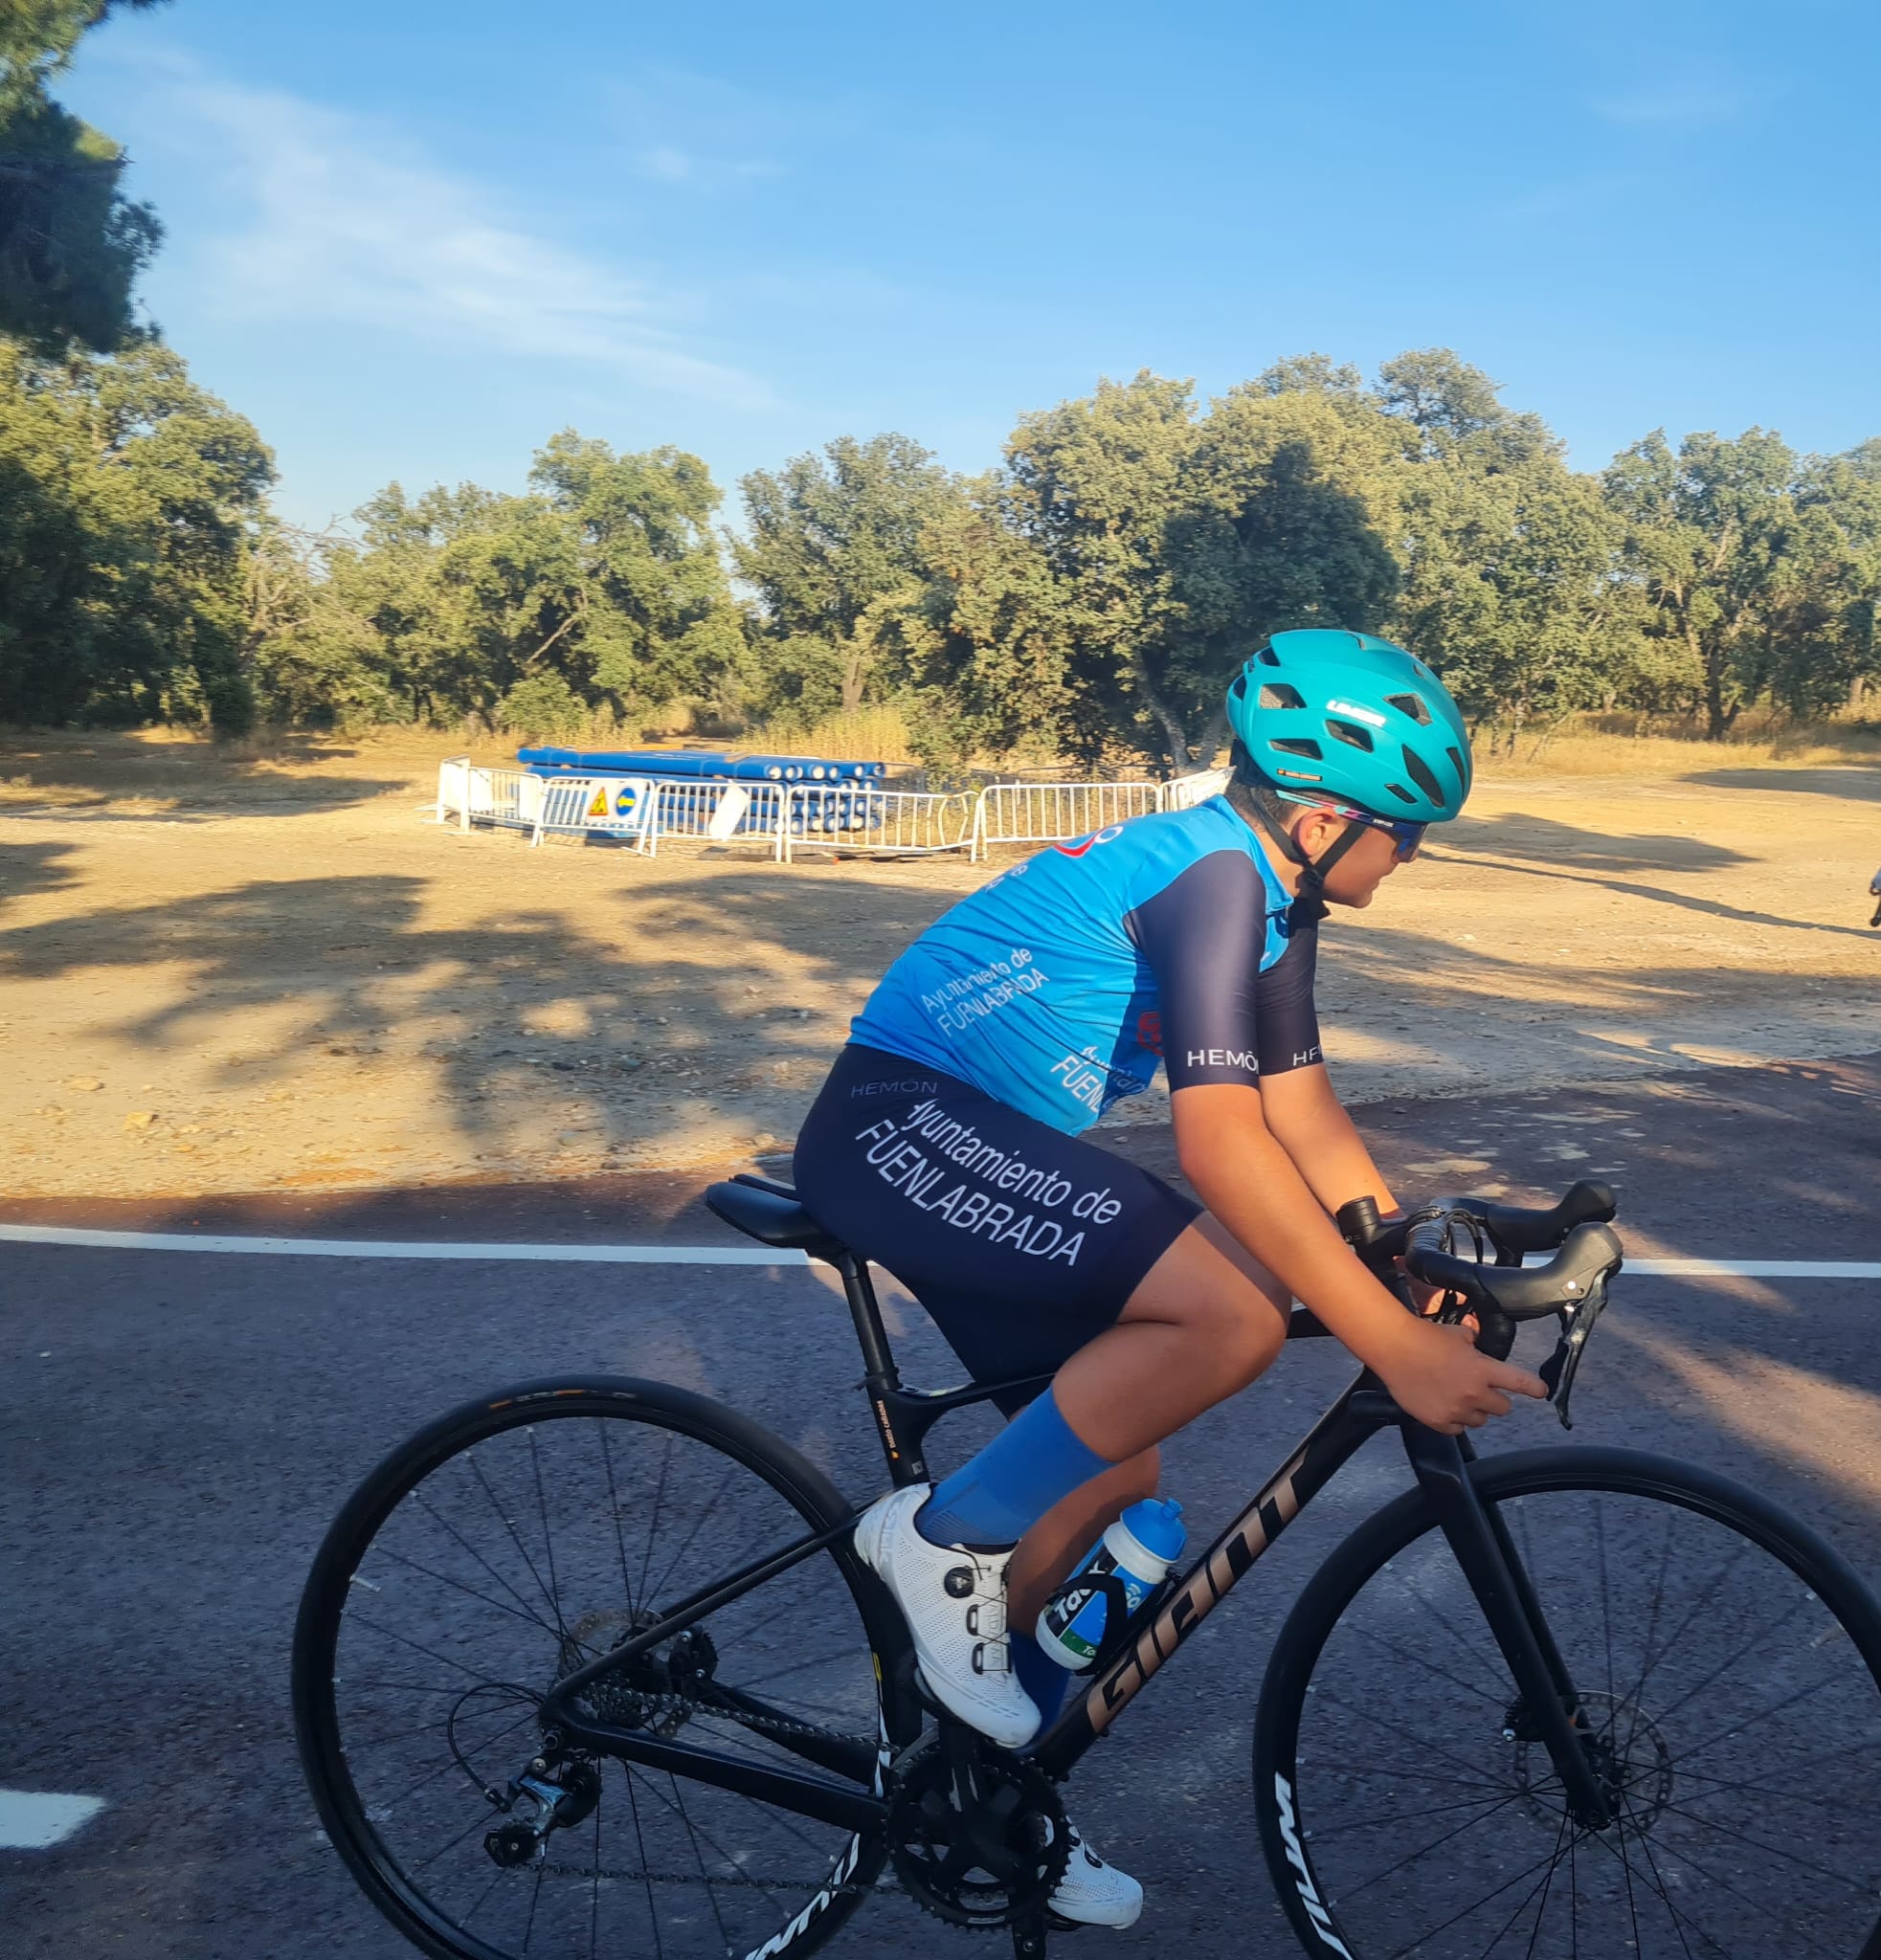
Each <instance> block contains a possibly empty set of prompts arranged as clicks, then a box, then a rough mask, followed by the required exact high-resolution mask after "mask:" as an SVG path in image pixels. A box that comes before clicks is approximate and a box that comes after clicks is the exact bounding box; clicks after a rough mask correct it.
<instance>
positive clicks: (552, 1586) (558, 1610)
mask: <svg viewBox="0 0 1881 1960" xmlns="http://www.w3.org/2000/svg"><path fill="white" fill-rule="evenodd" d="M524 1434H525V1435H526V1437H528V1439H529V1467H530V1468H531V1469H532V1470H533V1471H534V1472H535V1503H536V1513H537V1515H538V1516H539V1517H540V1518H541V1520H542V1552H543V1557H544V1559H545V1560H546V1561H547V1562H548V1566H549V1612H550V1613H552V1614H553V1615H555V1631H556V1633H557V1634H559V1635H560V1636H561V1637H562V1638H563V1639H564V1640H566V1639H567V1638H568V1637H569V1630H568V1628H567V1626H566V1625H565V1624H564V1623H563V1620H562V1589H561V1583H560V1581H559V1580H558V1579H557V1578H556V1577H555V1534H554V1533H553V1532H552V1531H550V1530H549V1498H548V1495H547V1493H546V1492H545V1491H544V1490H543V1487H542V1451H541V1449H540V1447H539V1446H538V1445H537V1442H536V1434H535V1427H534V1425H533V1424H531V1425H530V1427H529V1428H528V1429H526V1431H525V1432H524Z"/></svg>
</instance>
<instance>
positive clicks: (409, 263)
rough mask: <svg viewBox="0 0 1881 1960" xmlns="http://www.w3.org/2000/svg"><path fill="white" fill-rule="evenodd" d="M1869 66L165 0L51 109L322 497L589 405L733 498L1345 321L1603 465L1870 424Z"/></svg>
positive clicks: (1071, 9)
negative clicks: (1469, 376) (797, 461)
mask: <svg viewBox="0 0 1881 1960" xmlns="http://www.w3.org/2000/svg"><path fill="white" fill-rule="evenodd" d="M656 16H657V17H656ZM1877 63H1881V9H1877V8H1876V7H1875V6H1874V5H1873V4H1872V0H1863V4H1859V5H1856V4H1845V0H1781V4H1777V0H1769V4H1761V5H1742V4H1730V0H1711V4H1706V5H1665V4H1657V0H1637V4H1633V5H1614V4H1611V0H1580V4H1575V5H1556V4H1554V0H1529V4H1522V0H1510V4H1488V0H1480V4H1474V5H1469V4H1458V0H1425V4H1423V5H1422V6H1421V7H1405V6H1403V5H1401V4H1391V5H1374V4H1369V0H1364V4H1336V0H1334V4H1330V5H1329V4H1325V0H1322V4H1320V5H1318V6H1316V7H1308V6H1305V5H1295V6H1293V7H1288V8H1279V7H1273V6H1269V5H1266V4H1263V0H1242V4H1239V5H1233V6H1215V5H1209V6H1199V5H1181V4H1173V5H1167V6H1165V7H1163V8H1160V9H1154V8H1146V7H1144V6H1142V5H1140V4H1138V5H1135V6H1130V7H1123V6H1113V5H1109V4H1108V0H1081V4H1079V5H1076V6H1060V5H1049V4H1041V0H1034V4H1032V5H1030V6H1025V7H1019V8H1014V7H1012V6H1011V5H1010V4H1002V5H992V6H989V5H982V4H978V0H970V4H963V0H953V4H952V5H950V6H947V7H945V8H938V7H929V8H921V9H915V8H895V7H885V6H882V5H881V4H879V0H877V4H875V5H871V6H866V7H864V6H851V5H841V6H836V5H820V4H817V0H808V4H806V5H802V6H798V7H791V8H783V7H778V6H776V5H774V4H771V5H763V6H759V5H713V4H709V0H693V4H692V5H691V6H689V7H685V8H661V9H657V10H655V9H649V8H646V7H644V6H625V7H623V6H621V5H619V4H618V0H605V4H602V0H558V4H553V5H549V6H546V7H540V8H525V7H523V6H520V5H517V4H515V0H505V4H502V5H498V4H492V0H375V4H373V5H370V6H368V5H365V4H361V0H326V4H325V5H324V6H322V7H318V8H311V7H286V6H258V5H256V4H255V0H175V4H173V5H172V6H169V7H168V8H165V9H162V10H159V11H156V12H154V13H149V14H131V15H127V16H123V17H119V18H115V19H113V20H112V21H111V22H110V23H109V24H108V25H107V26H106V27H105V28H103V29H102V30H101V31H100V32H99V33H96V34H94V35H93V36H92V37H91V39H90V40H89V41H88V42H87V43H86V46H85V50H84V53H83V54H82V56H81V58H80V61H79V64H78V68H77V70H76V71H75V72H74V73H73V75H71V76H70V77H68V78H66V81H65V83H64V84H63V88H62V93H63V96H64V98H65V100H67V101H68V102H69V103H70V105H71V106H72V107H74V108H75V109H77V110H78V112H79V113H80V114H82V115H85V116H87V117H88V118H89V119H91V120H92V121H94V122H96V123H98V124H99V125H100V126H101V127H102V128H104V129H106V130H108V131H110V132H111V133H112V134H113V135H114V136H116V137H118V138H119V139H121V140H122V141H123V142H124V143H125V144H126V145H128V147H129V149H130V151H131V154H132V157H133V161H134V175H133V177H132V180H131V181H132V185H133V187H134V189H135V190H136V192H137V193H138V194H139V195H142V196H146V197H147V198H149V199H150V200H151V201H152V202H154V203H155V204H156V206H157V207H158V209H159V211H160V212H161V214H162V216H163V218H164V220H165V222H166V224H167V225H168V232H169V237H168V244H167V246H166V249H165V251H164V254H163V256H162V257H161V259H160V260H159V261H158V263H157V265H156V266H155V267H154V268H153V270H152V272H151V274H150V276H149V277H148V278H147V280H146V288H145V292H146V301H147V303H148V305H149V308H150V310H151V311H152V312H153V313H154V315H155V316H156V318H157V319H158V320H159V321H161V323H163V326H164V328H165V329H166V331H167V333H168V337H169V339H170V340H171V342H172V343H173V344H174V345H176V346H177V347H178V348H179V349H180V350H181V351H182V353H183V354H184V355H185V356H186V357H187V358H188V359H189V360H190V364H191V367H192V369H193V371H194V373H195V375H196V377H197V378H198V380H199V381H201V382H202V383H203V384H204V385H205V386H206V387H208V388H211V389H213V390H214V391H215V392H217V393H218V394H220V395H222V396H223V397H224V398H225V399H227V400H228V401H229V402H230V403H232V404H233V405H234V406H235V407H236V408H238V409H240V410H241V411H242V412H244V413H246V414H248V415H250V416H251V417H253V419H254V420H255V421H256V423H257V424H258V426H259V428H260V430H261V433H262V434H263V435H264V436H265V437H266V438H267V439H268V440H269V441H270V442H272V443H273V444H274V446H275V448H276V451H277V453H278V456H279V458H280V467H281V473H282V485H281V490H280V498H279V501H280V506H281V508H282V509H283V511H284V512H285V514H286V515H288V516H289V517H291V518H293V519H295V520H297V521H299V522H304V523H316V524H318V523H324V522H325V521H326V519H328V518H329V517H331V516H333V515H335V514H336V513H344V512H346V511H347V510H349V509H350V508H352V507H353V506H354V505H356V504H357V503H358V502H360V501H362V500H363V499H364V498H366V497H367V496H368V495H369V494H370V492H371V491H373V490H374V489H376V488H377V487H378V486H379V485H380V484H382V483H384V482H385V481H387V480H388V479H392V478H394V477H396V478H398V479H402V480H403V481H404V482H405V483H406V484H407V486H408V487H414V488H415V487H421V486H423V485H426V484H429V483H431V482H435V481H440V480H441V481H457V480H459V479H474V480H477V481H481V482H484V483H488V484H492V485H494V486H497V487H520V486H521V484H522V481H523V479H524V477H525V475H526V470H527V467H528V458H529V456H530V453H531V452H532V451H533V450H534V449H535V447H536V446H537V445H538V444H539V443H541V442H542V441H543V440H544V439H545V438H546V437H547V436H548V435H549V434H551V433H552V432H553V431H554V430H556V429H558V428H561V427H563V426H565V425H568V424H573V425H574V426H576V427H577V428H579V429H580V430H581V431H582V432H583V433H584V434H592V435H600V436H604V437H606V438H607V439H609V440H610V441H612V442H614V443H615V444H616V446H619V447H624V448H634V449H639V448H647V447H651V446H652V445H654V444H657V443H665V442H670V443H677V444H680V445H682V446H683V447H685V448H688V449H691V450H694V451H696V452H697V453H698V454H699V455H701V456H703V457H705V459H706V461H707V462H708V463H709V464H710V465H711V467H712V470H713V472H714V474H715V476H716V477H717V478H718V479H719V481H720V482H721V484H722V485H724V486H725V487H726V488H727V489H728V490H730V488H731V486H732V484H733V482H734V480H735V479H736V478H737V476H738V475H739V474H740V473H742V472H743V471H746V470H749V469H752V468H757V467H763V466H766V465H770V464H773V463H776V462H778V461H780V460H782V459H783V458H784V457H787V456H790V455H793V454H795V453H797V452H799V451H802V450H804V449H808V448H811V447H814V446H816V445H817V444H819V443H821V442H823V441H825V440H827V439H828V438H829V437H831V436H835V435H838V434H859V435H867V434H874V433H876V432H877V431H879V430H883V429H896V430H900V431H902V432H904V433H905V434H909V435H912V436H914V437H915V438H917V439H918V440H920V441H922V442H925V443H926V444H927V445H928V446H929V448H931V449H933V450H935V451H937V452H938V453H939V454H940V456H941V457H942V458H943V459H944V460H945V461H947V462H949V463H951V464H952V465H954V466H956V467H958V468H962V469H978V468H982V467H984V466H986V465H987V464H989V463H991V462H993V461H995V460H996V458H997V455H998V448H999V444H1000V442H1001V440H1002V439H1003V437H1004V436H1005V435H1006V434H1007V432H1008V431H1009V430H1010V429H1011V427H1012V424H1013V421H1014V418H1015V416H1016V415H1017V414H1019V412H1022V411H1024V410H1026V409H1032V408H1041V407H1044V406H1047V405H1048V404H1050V403H1051V402H1054V401H1056V400H1059V399H1061V398H1063V397H1064V396H1067V395H1075V394H1081V393H1084V392H1086V390H1088V389H1089V388H1090V387H1091V386H1092V384H1093V383H1094V382H1095V381H1096V379H1097V377H1098V376H1099V375H1101V374H1111V375H1117V376H1127V375H1129V374H1131V373H1133V372H1134V371H1135V370H1136V369H1137V368H1138V367H1153V368H1155V369H1157V370H1158V371H1160V372H1162V373H1167V374H1180V375H1189V376H1193V377H1194V378H1195V380H1196V381H1197V383H1198V387H1199V388H1200V390H1202V392H1203V393H1204V394H1206V393H1210V392H1215V391H1219V390H1222V389H1224V388H1227V387H1228V386H1230V385H1232V384H1233V383H1234V382H1235V381H1237V380H1240V379H1243V378H1244V377H1246V376H1248V375H1251V374H1253V373H1256V372H1258V371H1259V370H1260V369H1261V368H1262V367H1265V365H1266V364H1267V363H1268V362H1270V361H1272V360H1273V359H1275V358H1276V357H1277V356H1280V355H1282V354H1288V353H1297V352H1304V351H1307V350H1309V349H1319V350H1321V351H1324V352H1326V353H1329V354H1332V355H1333V356H1335V357H1336V358H1338V359H1341V360H1348V361H1352V362H1355V363H1356V364H1358V365H1359V366H1360V367H1364V368H1366V369H1367V370H1368V371H1369V370H1370V369H1371V368H1372V367H1375V366H1376V364H1377V362H1378V361H1379V360H1381V359H1384V358H1386V357H1388V356H1389V355H1391V354H1393V353H1395V352H1397V351H1399V350H1400V349H1401V348H1404V347H1407V346H1425V345H1439V344H1442V345H1451V346H1454V347H1456V348H1457V349H1458V350H1459V351H1460V352H1461V353H1463V354H1464V355H1465V356H1466V357H1467V358H1468V359H1470V360H1473V361H1475V362H1476V363H1477V364H1478V365H1479V366H1481V367H1486V368H1487V369H1488V370H1489V372H1490V373H1491V374H1492V375H1494V376H1495V377H1496V378H1497V379H1498V380H1499V381H1501V382H1502V383H1503V384H1504V388H1505V398H1506V399H1507V400H1509V401H1510V402H1512V404H1513V405H1515V406H1517V407H1521V408H1530V409H1534V410H1537V411H1538V412H1541V413H1542V414H1543V415H1544V416H1546V418H1547V419H1548V421H1549V422H1550V423H1551V424H1552V425H1553V426H1554V427H1555V428H1556V430H1557V431H1558V432H1559V433H1560V434H1562V435H1563V436H1564V437H1565V438H1566V439H1567V441H1568V443H1569V445H1570V449H1571V454H1572V457H1573V459H1574V461H1575V462H1576V463H1577V464H1578V465H1579V466H1581V467H1583V468H1597V467H1599V466H1600V465H1601V464H1602V463H1604V462H1605V461H1606V459H1607V457H1609V456H1610V455H1611V454H1612V453H1613V452H1614V451H1615V450H1616V449H1617V448H1620V447H1621V446H1623V445H1624V444H1625V443H1627V442H1630V441H1632V440H1634V439H1636V438H1637V437H1638V436H1640V435H1641V434H1645V433H1646V431H1647V430H1649V429H1651V428H1654V427H1655V426H1658V425H1661V424H1664V425H1665V426H1667V427H1668V429H1669V430H1670V431H1671V432H1672V434H1674V435H1676V434H1680V433H1682V432H1684V431H1686V430H1689V429H1710V428H1716V429H1720V430H1724V431H1727V432H1730V433H1733V434H1735V433H1736V432H1737V431H1738V430H1740V429H1742V428H1744V427H1746V426H1748V425H1749V424H1751V423H1762V424H1764V425H1765V426H1774V427H1776V428H1779V429H1780V430H1781V431H1782V432H1783V434H1785V435H1787V436H1788V437H1789V438H1790V440H1791V441H1793V442H1795V443H1797V444H1798V445H1800V446H1802V447H1804V448H1812V449H1842V448H1847V446H1849V445H1850V444H1852V443H1854V442H1856V441H1859V440H1861V439H1862V438H1863V437H1865V436H1868V435H1870V434H1877V433H1881V364H1877V361H1876V347H1877V342H1878V341H1881V332H1877V326H1878V325H1881V264H1877V258H1881V223H1877V212H1881V194H1878V193H1881V165H1878V164H1877V145H1876V143H1875V140H1874V135H1873V109H1872V83H1873V77H1874V75H1875V73H1876V72H1877ZM728 508H729V506H728Z"/></svg>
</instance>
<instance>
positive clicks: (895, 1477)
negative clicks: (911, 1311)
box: [831, 1251, 928, 1488]
mask: <svg viewBox="0 0 1881 1960" xmlns="http://www.w3.org/2000/svg"><path fill="white" fill-rule="evenodd" d="M831 1263H832V1264H833V1265H834V1266H835V1267H836V1270H837V1271H838V1272H839V1273H840V1274H841V1275H842V1297H843V1298H844V1299H845V1300H846V1301H848V1303H849V1318H850V1319H851V1320H853V1321H854V1322H855V1324H856V1339H857V1340H858V1341H859V1342H860V1343H861V1344H862V1387H863V1388H864V1389H865V1390H867V1392H868V1404H869V1408H870V1409H871V1410H872V1411H873V1412H874V1414H875V1427H876V1431H877V1433H878V1434H879V1435H880V1436H881V1437H882V1453H883V1455H884V1456H885V1457H886V1458H887V1459H888V1477H889V1480H890V1481H892V1482H893V1483H894V1484H895V1485H896V1487H897V1488H900V1487H901V1486H902V1485H904V1484H909V1483H921V1482H924V1481H926V1479H927V1475H928V1470H927V1465H926V1464H925V1462H924V1461H923V1460H922V1455H921V1451H920V1448H919V1447H918V1445H917V1447H915V1448H914V1449H912V1450H905V1449H904V1448H903V1447H902V1439H901V1437H899V1436H897V1435H896V1434H895V1419H894V1416H893V1414H891V1413H890V1411H889V1407H888V1397H889V1396H890V1395H891V1394H898V1393H899V1392H900V1391H901V1386H902V1377H901V1370H899V1369H898V1368H896V1366H895V1357H894V1355H893V1353H892V1352H890V1350H889V1348H888V1331H887V1329H886V1328H885V1326H884V1325H882V1308H881V1305H880V1304H879V1303H878V1302H877V1300H876V1298H875V1281H873V1280H871V1279H870V1278H869V1272H868V1261H867V1260H866V1259H861V1258H857V1257H856V1255H855V1254H854V1253H852V1252H847V1251H845V1252H843V1253H842V1254H840V1256H839V1257H838V1258H835V1259H834V1260H832V1261H831Z"/></svg>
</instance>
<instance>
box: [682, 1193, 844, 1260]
mask: <svg viewBox="0 0 1881 1960" xmlns="http://www.w3.org/2000/svg"><path fill="white" fill-rule="evenodd" d="M705 1203H706V1204H707V1206H709V1207H710V1209H711V1210H712V1211H714V1212H716V1213H717V1214H718V1215H719V1216H720V1217H721V1218H723V1219H724V1220H725V1222H726V1223H727V1224H728V1225H735V1226H737V1228H738V1230H739V1231H740V1232H742V1233H744V1234H745V1235H746V1236H747V1237H750V1238H755V1239H756V1240H757V1241H758V1242H759V1244H761V1245H775V1246H783V1247H787V1248H789V1249H791V1250H793V1251H797V1252H807V1253H808V1254H809V1255H810V1257H811V1258H813V1259H836V1258H840V1256H841V1253H842V1251H843V1247H842V1244H841V1242H840V1240H839V1239H835V1238H832V1237H831V1236H829V1234H828V1233H827V1232H825V1231H824V1230H823V1228H822V1227H821V1226H820V1225H818V1224H817V1221H816V1219H814V1218H813V1217H812V1216H811V1215H810V1214H809V1213H808V1212H806V1211H805V1210H804V1209H803V1207H802V1206H801V1205H800V1204H799V1203H798V1202H797V1197H796V1193H795V1192H794V1191H792V1190H791V1188H790V1187H789V1186H788V1185H785V1184H773V1183H771V1182H770V1180H769V1179H768V1178H755V1177H735V1178H733V1179H732V1180H731V1182H730V1183H728V1184H714V1185H708V1186H707V1187H706V1190H705Z"/></svg>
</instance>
